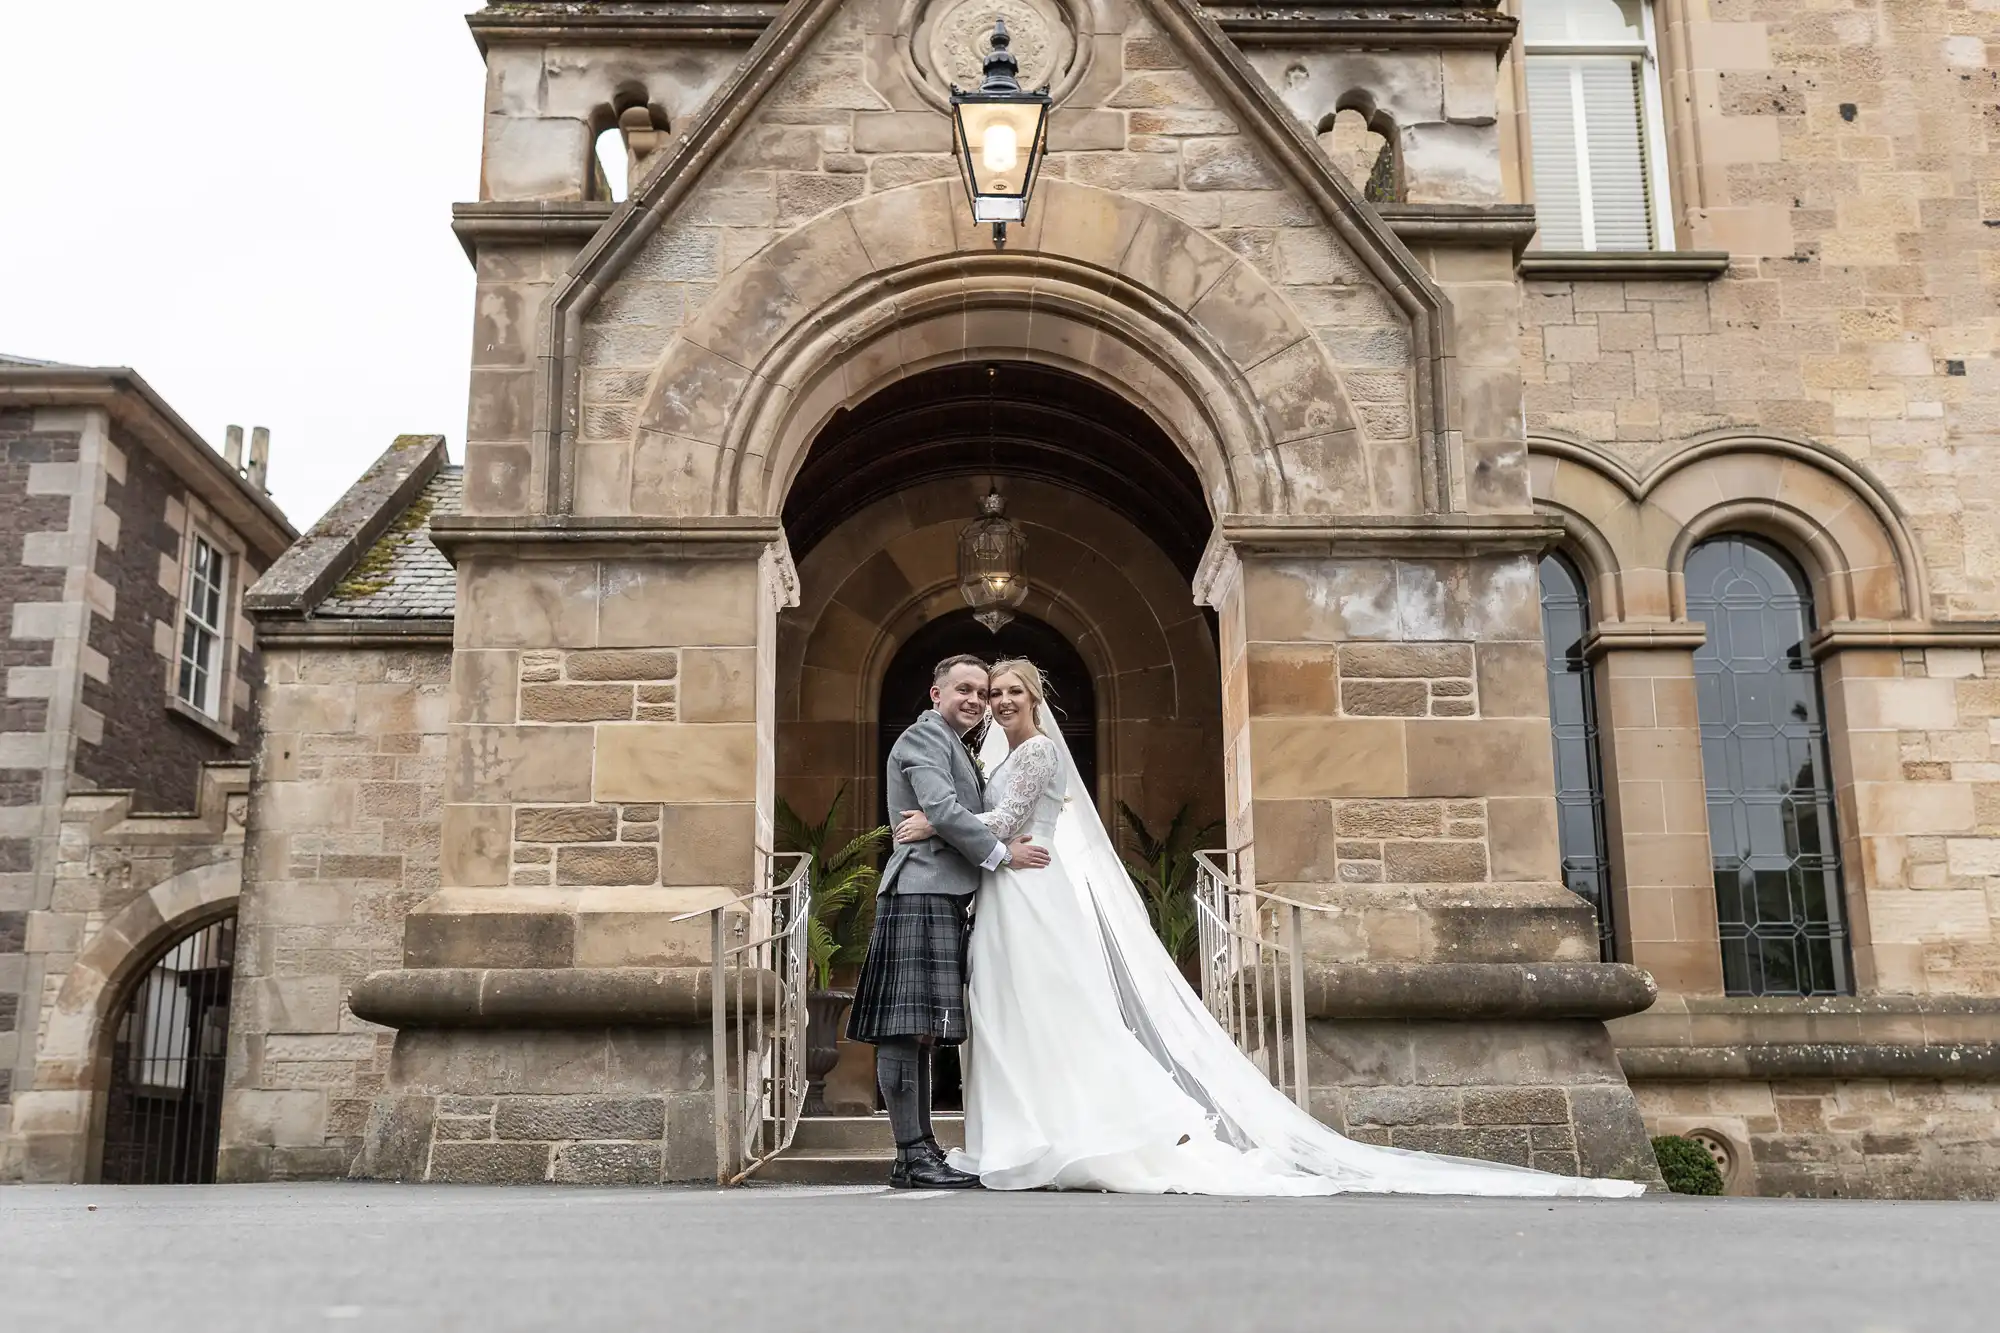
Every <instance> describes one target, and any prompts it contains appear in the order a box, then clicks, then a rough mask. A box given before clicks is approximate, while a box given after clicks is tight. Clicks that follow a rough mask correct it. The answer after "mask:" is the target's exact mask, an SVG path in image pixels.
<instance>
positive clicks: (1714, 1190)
mask: <svg viewBox="0 0 2000 1333" xmlns="http://www.w3.org/2000/svg"><path fill="white" fill-rule="evenodd" d="M1653 1156H1655V1157H1657V1158H1659V1160H1660V1174H1661V1175H1662V1176H1664V1177H1665V1178H1666V1182H1667V1188H1668V1189H1670V1190H1672V1191H1673V1192H1674V1193H1676V1194H1720V1193H1722V1172H1721V1171H1719V1170H1717V1169H1716V1165H1715V1159H1714V1158H1713V1157H1710V1156H1709V1155H1708V1149H1706V1148H1704V1147H1702V1146H1701V1145H1700V1144H1699V1143H1696V1142H1695V1141H1694V1140H1693V1139H1684V1138H1682V1137H1681V1136H1680V1135H1678V1134H1662V1135H1660V1137H1658V1138H1657V1139H1654V1140H1653Z"/></svg>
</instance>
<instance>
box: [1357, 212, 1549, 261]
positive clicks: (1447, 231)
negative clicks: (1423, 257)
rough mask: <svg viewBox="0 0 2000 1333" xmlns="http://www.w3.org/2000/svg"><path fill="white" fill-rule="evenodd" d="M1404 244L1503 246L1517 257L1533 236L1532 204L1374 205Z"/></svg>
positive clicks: (1533, 214)
mask: <svg viewBox="0 0 2000 1333" xmlns="http://www.w3.org/2000/svg"><path fill="white" fill-rule="evenodd" d="M1375 207H1376V211H1377V212H1379V213H1380V214H1381V215H1382V220H1383V221H1384V222H1386V223H1388V224H1389V230H1390V231H1392V232H1394V233H1396V239H1397V240H1399V241H1402V242H1403V243H1404V244H1405V245H1448V246H1493V247H1496V248H1497V247H1499V246H1505V247H1507V249H1508V250H1509V251H1511V252H1512V253H1513V255H1514V257H1515V259H1516V260H1518V259H1519V258H1520V257H1521V253H1522V252H1523V251H1524V250H1526V249H1527V245H1528V242H1529V241H1531V240H1533V239H1534V238H1535V209H1534V205H1532V204H1377V205H1376V206H1375Z"/></svg>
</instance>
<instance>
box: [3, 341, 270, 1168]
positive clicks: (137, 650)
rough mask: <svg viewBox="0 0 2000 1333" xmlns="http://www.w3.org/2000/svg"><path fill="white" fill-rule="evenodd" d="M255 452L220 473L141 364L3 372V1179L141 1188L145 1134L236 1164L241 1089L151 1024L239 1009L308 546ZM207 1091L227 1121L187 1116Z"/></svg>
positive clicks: (162, 1145) (164, 1147)
mask: <svg viewBox="0 0 2000 1333" xmlns="http://www.w3.org/2000/svg"><path fill="white" fill-rule="evenodd" d="M242 443H243V442H242V437H241V434H240V432H236V431H234V430H233V429H232V432H231V437H230V445H229V456H228V457H227V458H224V457H222V456H218V455H217V454H216V453H215V451H214V450H212V449H210V448H209V446H208V445H207V444H205V443H203V441H202V439H201V437H200V436H198V435H196V434H195V433H194V431H193V430H191V429H190V428H189V427H188V425H187V423H186V422H185V421H183V420H181V418H180V417H179V416H177V415H175V413H174V412H173V410H172V409H171V408H169V407H168V406H167V405H166V404H165V403H164V402H162V401H161V400H160V398H159V396H158V395H157V394H155V393H154V392H153V390H152V389H151V388H150V387H148V386H147V384H146V382H145V381H144V380H142V379H140V378H139V377H138V376H137V375H135V374H133V373H132V372H131V371H129V370H104V369H92V368H87V367H81V366H63V365H54V364H50V363H47V362H39V361H27V360H23V359H21V358H16V357H0V608H4V610H0V623H4V624H5V625H6V626H7V628H8V637H7V639H6V641H5V646H4V648H0V653H4V659H0V660H4V663H5V667H6V687H7V688H6V697H5V699H4V701H0V1180H17V1179H20V1178H22V1177H23V1176H26V1177H27V1178H30V1179H43V1180H47V1179H56V1180H67V1179H79V1178H84V1177H93V1178H94V1177H97V1176H99V1175H102V1176H103V1177H104V1178H106V1179H114V1180H115V1179H125V1178H131V1177H130V1171H129V1170H128V1168H131V1169H136V1162H125V1161H120V1160H109V1161H107V1160H105V1159H104V1154H105V1148H106V1143H107V1140H108V1141H109V1143H110V1144H111V1146H112V1156H113V1158H114V1159H116V1158H117V1156H118V1153H119V1151H120V1149H119V1145H120V1144H126V1143H128V1141H129V1142H130V1143H136V1142H137V1138H136V1137H135V1136H138V1137H144V1136H147V1135H150V1136H151V1137H152V1138H153V1139H154V1140H156V1142H155V1143H154V1145H153V1146H154V1147H155V1148H156V1149H157V1150H158V1152H159V1153H161V1154H164V1155H166V1156H173V1155H176V1154H178V1155H180V1156H183V1157H185V1156H188V1155H190V1154H193V1155H195V1156H200V1155H203V1154H204V1153H205V1154H206V1155H207V1156H208V1157H212V1156H213V1153H214V1139H215V1134H216V1131H217V1126H218V1124H219V1113H220V1101H221V1098H220V1093H221V1088H220V1086H219V1080H216V1081H215V1084H214V1086H212V1087H196V1086H195V1085H194V1084H193V1083H188V1082H186V1081H185V1080H184V1079H183V1078H182V1077H181V1076H182V1075H187V1074H189V1073H190V1071H191V1068H192V1065H193V1064H195V1063H198V1060H191V1059H190V1057H191V1056H196V1055H198V1054H199V1052H190V1051H189V1050H188V1049H186V1047H185V1045H184V1044H183V1045H175V1046H174V1047H173V1050H172V1051H171V1052H169V1053H167V1054H166V1057H165V1061H164V1063H160V1062H153V1061H152V1060H151V1057H152V1055H153V1054H155V1053H156V1052H155V1047H157V1046H159V1043H158V1042H157V1041H153V1042H149V1040H148V1038H147V1036H146V1035H145V1033H142V1032H139V1031H138V1030H137V1029H147V1031H158V1032H165V1031H166V1030H167V1029H168V1027H172V1026H175V1024H176V1023H177V1022H178V1020H180V1019H184V1018H185V1019H189V1020H190V1021H193V1020H195V1019H198V1018H199V1015H197V1014H194V1013H193V1012H192V1011H190V1009H189V997H192V998H193V999H194V1000H196V1001H199V1000H201V999H204V998H205V999H206V1000H207V1005H206V1008H207V1009H208V1010H209V1015H208V1016H209V1018H210V1019H212V1024H211V1027H210V1029H209V1030H210V1031H213V1032H216V1033H219V1032H220V1031H221V1023H222V1021H223V1018H224V1016H225V1014H226V1008H227V1002H228V991H227V972H226V967H227V962H228V949H227V939H226V937H227V935H228V934H229V931H228V928H227V924H226V921H227V918H228V917H229V916H230V915H231V914H232V913H233V912H234V909H235V905H236V898H237V893H238V886H239V881H240V873H239V872H240V866H241V856H242V847H243V817H244V808H245V804H246V801H247V798H248V791H249V785H250V784H249V767H250V764H249V761H250V759H251V757H252V755H253V754H254V753H255V752H256V748H257V729H256V720H255V709H254V706H253V691H254V689H255V687H256V685H257V682H258V681H259V680H260V679H261V678H262V674H263V669H262V666H261V663H260V662H259V660H258V654H257V648H256V638H255V635H254V634H253V632H252V630H251V628H250V623H249V621H247V620H246V619H244V618H243V594H244V592H245V591H246V590H247V589H248V588H249V586H250V585H251V584H252V583H253V582H255V581H256V579H257V577H258V575H260V574H261V573H262V572H263V571H264V569H265V567H266V566H268V565H269V564H270V563H271V562H272V561H273V560H274V559H276V558H277V557H278V555H279V554H280V553H281V552H283V551H284V550H285V548H286V547H287V546H289V545H290V544H291V542H292V540H293V538H294V537H296V536H297V533H295V532H294V531H293V530H292V528H291V526H290V525H289V524H288V523H286V521H285V517H284V515H283V514H282V513H280V512H279V510H278V508H277V506H276V505H275V504H273V503H272V502H271V498H270V497H269V496H268V495H266V494H265V492H264V468H265V462H266V451H267V441H266V437H265V436H264V435H263V433H262V432H261V431H260V432H258V435H257V437H256V439H255V441H254V443H253V447H252V450H251V455H250V458H249V460H248V461H247V463H246V461H245V459H244V458H243V457H242ZM190 937H200V942H199V944H198V946H190V947H187V948H183V949H182V953H183V954H185V957H184V958H181V959H180V961H182V962H184V963H187V964H189V966H183V967H181V968H179V969H177V970H175V969H172V968H171V966H170V965H171V964H172V962H173V961H175V960H174V956H173V951H174V950H175V949H176V948H181V947H182V946H183V945H185V944H186V942H187V941H188V940H189V939H190ZM197 954H199V955H200V956H199V957H196V955H197ZM163 959H164V960H165V961H163ZM196 963H199V964H200V966H193V964H196ZM161 968H168V970H171V971H174V977H173V979H172V980H171V987H172V989H173V991H174V995H175V997H177V998H173V999H172V1000H171V1006H172V1008H173V1012H172V1013H171V1014H169V1013H168V1006H169V1003H170V1002H169V1000H168V999H164V998H162V997H163V996H164V995H165V992H162V991H159V989H158V988H159V986H161V985H166V984H169V983H168V982H167V981H166V980H164V979H160V978H161V977H163V975H164V974H162V973H161ZM197 974H199V975H198V976H197ZM149 978H154V979H152V980H149ZM190 986H192V987H193V988H194V989H193V990H190V989H189V987H190ZM135 997H136V999H137V1007H136V1008H135V1007H134V1005H135ZM135 1014H136V1015H137V1017H136V1019H135V1017H134V1015H135ZM155 1019H158V1020H160V1021H159V1022H155V1021H154V1020H155ZM135 1024H136V1028H135V1026H134V1025H135ZM176 1030H178V1028H176ZM176 1040H178V1039H176ZM160 1049H161V1050H165V1048H164V1047H161V1048H160ZM214 1054H215V1055H217V1056H219V1055H220V1051H219V1049H218V1050H216V1051H215V1052H214ZM218 1063H219V1062H218ZM156 1064H157V1067H155V1065H156ZM168 1075H172V1076H173V1077H172V1080H171V1081H169V1080H168V1077H167V1076H168ZM148 1079H152V1080H154V1081H153V1082H150V1083H149V1082H148V1081H147V1080H148ZM184 1092H187V1093H190V1094H191V1095H190V1096H188V1097H187V1098H186V1101H187V1102H188V1104H189V1105H190V1106H192V1104H193V1103H195V1102H197V1101H202V1102H205V1104H206V1106H207V1111H206V1112H205V1113H196V1112H189V1113H188V1114H186V1115H183V1116H180V1117H179V1118H178V1119H176V1118H175V1116H174V1115H170V1114H168V1113H167V1112H165V1111H163V1110H162V1109H161V1108H162V1107H163V1106H164V1105H165V1103H166V1102H167V1101H169V1100H172V1099H178V1098H180V1097H181V1094H182V1093H184ZM163 1117H164V1119H163ZM169 1120H171V1121H172V1122H173V1124H174V1125H175V1126H180V1125H182V1124H183V1122H185V1126H186V1133H185V1136H184V1137H185V1141H182V1139H181V1138H177V1137H176V1136H175V1134H174V1133H169V1132H168V1131H169V1125H168V1123H167V1122H168V1121H169ZM204 1143H205V1144H206V1147H205V1148H204V1147H203V1144H204Z"/></svg>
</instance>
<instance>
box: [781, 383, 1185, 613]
mask: <svg viewBox="0 0 2000 1333" xmlns="http://www.w3.org/2000/svg"><path fill="white" fill-rule="evenodd" d="M983 474H991V475H992V476H994V477H996V478H998V479H1000V481H1001V493H1002V494H1003V495H1004V494H1005V493H1006V489H1007V488H1006V484H1005V482H1006V479H1007V478H1009V477H1029V478H1034V479H1037V480H1040V481H1046V482H1050V483H1053V484H1055V485H1059V486H1066V487H1069V488H1071V489H1073V490H1077V491H1081V492H1083V493H1084V494H1086V495H1090V496H1093V497H1095V498H1096V499H1098V500H1099V501H1101V502H1102V503H1103V504H1105V505H1106V506H1108V507H1109V508H1111V509H1113V510H1114V511H1116V512H1117V513H1119V514H1120V515H1122V516H1123V517H1125V518H1127V519H1129V520H1131V521H1132V523H1133V524H1134V525H1136V526H1137V527H1138V528H1139V529H1140V530H1141V531H1142V532H1145V533H1148V534H1150V535H1151V536H1152V537H1153V539H1154V540H1155V541H1156V542H1158V544H1159V546H1160V548H1161V550H1162V551H1164V552H1165V553H1166V555H1167V557H1168V559H1170V560H1171V561H1173V563H1174V566H1175V568H1176V569H1178V570H1179V571H1180V572H1181V573H1182V574H1184V575H1185V576H1187V577H1188V578H1190V579H1191V578H1193V577H1194V571H1195V566H1196V565H1197V564H1198V563H1199V562H1200V560H1201V553H1202V549H1203V547H1204V546H1205V545H1206V544H1207V542H1208V536H1209V532H1210V530H1211V528H1212V527H1213V520H1212V518H1211V517H1210V514H1209V511H1208V502H1207V500H1206V498H1205V497H1204V495H1203V493H1202V487H1201V481H1200V479H1199V478H1198V477H1197V476H1196V475H1195V471H1194V469H1193V467H1192V466H1190V465H1189V464H1188V462H1187V460H1186V459H1185V458H1183V457H1182V456H1181V453H1180V450H1179V449H1178V448H1176V447H1175V445H1174V442H1173V441H1172V440H1171V439H1169V438H1168V437H1167V435H1166V433H1165V432H1164V431H1162V430H1161V429H1160V427H1159V426H1158V425H1157V424H1155V423H1154V421H1153V419H1152V418H1151V417H1149V416H1147V415H1146V413H1145V412H1143V411H1141V410H1140V409H1139V408H1137V407H1134V406H1133V405H1132V404H1130V403H1128V402H1126V401H1125V400H1124V399H1122V398H1120V397H1118V396H1117V395H1116V394H1114V393H1112V392H1111V391H1110V390H1108V389H1105V388H1103V387H1102V386H1100V385H1097V384H1094V383H1092V382H1091V381H1089V380H1087V379H1084V378H1082V377H1081V376H1078V375H1072V374H1069V373H1068V372H1066V371H1062V370H1056V369H1053V368H1051V367H1047V366H1040V365H1035V364H1033V363H1030V362H1025V361H991V362H988V361H980V362H971V363H967V364H963V365H955V366H944V367H940V368H938V369H936V370H929V371H924V372H922V373H921V374H917V375H912V376H910V377H909V378H907V379H903V380H898V381H897V382H896V383H895V384H892V385H890V386H889V387H888V388H886V389H883V390H882V391H881V392H879V393H877V394H875V395H874V396H873V397H870V398H868V399H867V400H865V401H864V402H862V403H861V404H859V405H858V406H856V407H853V408H846V409H842V410H841V411H839V412H837V413H835V414H834V417H833V419H832V420H831V421H829V422H828V423H827V425H826V427H825V429H823V430H822V431H821V432H820V434H819V437H818V438H817V439H816V440H814V442H813V446H812V450H811V452H810V453H809V454H808V455H807V456H806V461H805V464H804V466H803V467H801V468H800V469H799V474H798V476H797V478H795V479H794V481H793V483H792V487H791V491H790V493H789V494H788V495H787V496H786V499H785V511H784V520H785V532H786V536H787V537H788V539H789V540H790V543H791V548H792V554H793V556H794V557H795V558H800V559H802V558H804V556H805V554H806V553H807V552H808V551H810V550H811V549H812V548H813V547H814V546H815V545H817V544H818V543H819V542H820V541H821V540H822V539H823V538H824V537H825V536H826V535H827V534H828V533H829V532H831V531H832V530H833V529H834V527H835V526H837V525H838V524H839V523H840V522H841V520H842V519H844V518H845V517H847V516H848V515H849V514H852V513H854V512H855V511H856V510H858V509H860V508H862V507H863V506H864V505H867V504H869V503H871V502H873V501H875V500H879V499H882V498H884V497H885V496H888V495H891V494H893V493H894V492H896V491H899V490H902V489H904V488H905V487H908V486H912V485H915V484H917V483H919V482H922V481H928V480H930V479H932V478H937V477H952V476H967V475H983ZM971 517H972V515H971V514H970V513H968V514H967V515H966V518H967V520H968V521H970V519H971Z"/></svg>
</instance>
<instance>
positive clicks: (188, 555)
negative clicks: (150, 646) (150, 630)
mask: <svg viewBox="0 0 2000 1333" xmlns="http://www.w3.org/2000/svg"><path fill="white" fill-rule="evenodd" d="M204 547H205V548H207V550H208V551H209V552H210V553H211V554H212V555H213V556H214V558H215V561H216V566H215V568H214V570H213V571H212V578H211V580H210V584H209V586H210V587H211V588H212V589H213V591H214V594H215V604H216V608H215V620H214V622H213V623H210V622H208V621H207V620H203V619H197V617H196V616H195V597H196V586H195V581H196V579H197V578H198V577H199V576H200V563H199V553H200V551H201V549H202V548H204ZM238 558H240V553H239V552H237V551H235V550H233V549H232V548H231V545H230V544H229V543H228V542H226V541H223V540H221V539H219V538H218V537H217V536H216V534H215V533H213V532H210V531H208V530H207V529H206V528H204V527H202V526H200V525H198V524H196V523H194V522H192V521H190V522H189V524H188V530H187V535H186V537H185V539H184V540H183V542H182V549H181V578H180V585H181V586H180V606H179V607H178V614H177V615H176V616H175V618H174V622H175V623H174V654H173V656H172V657H171V658H170V659H169V661H168V667H167V673H168V674H167V698H168V702H169V705H170V706H171V707H172V708H173V709H174V710H175V711H176V712H179V713H181V714H182V715H183V716H187V717H192V718H194V719H196V720H197V721H200V722H203V723H205V724H207V725H208V726H210V727H212V728H216V729H218V730H223V731H228V732H230V733H231V734H232V735H233V733H234V728H233V727H232V726H231V719H230V716H229V715H230V714H233V713H234V711H235V709H234V707H233V702H234V699H233V696H234V694H235V671H234V670H233V663H232V660H231V659H232V657H233V650H234V647H235V636H234V635H233V634H232V633H231V632H230V622H231V618H232V616H233V615H234V614H235V611H236V606H235V600H236V599H235V597H234V596H233V595H232V594H233V592H234V581H233V579H232V575H233V574H234V572H235V570H236V568H237V566H236V561H237V559H238ZM191 624H192V625H194V626H196V627H198V628H200V629H202V630H204V631H205V632H207V633H209V634H210V635H211V636H212V638H213V643H212V645H211V651H212V653H213V659H214V660H213V663H212V665H211V666H210V669H209V672H208V694H209V696H210V697H211V698H212V699H213V701H214V702H213V704H212V705H211V704H208V703H206V702H204V701H200V700H195V699H190V698H188V697H187V695H186V693H185V692H184V691H183V677H184V674H185V668H186V666H187V663H188V660H189V659H188V630H189V627H190V625H191Z"/></svg>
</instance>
